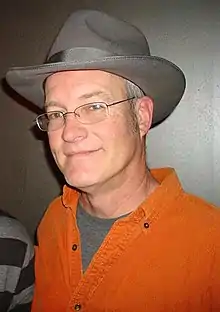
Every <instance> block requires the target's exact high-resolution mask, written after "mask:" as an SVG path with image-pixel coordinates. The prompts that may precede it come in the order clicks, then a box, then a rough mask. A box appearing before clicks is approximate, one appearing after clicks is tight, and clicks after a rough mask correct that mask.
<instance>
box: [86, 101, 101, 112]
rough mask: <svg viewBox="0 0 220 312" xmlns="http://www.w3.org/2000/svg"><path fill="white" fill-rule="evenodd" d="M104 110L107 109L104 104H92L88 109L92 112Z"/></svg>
mask: <svg viewBox="0 0 220 312" xmlns="http://www.w3.org/2000/svg"><path fill="white" fill-rule="evenodd" d="M103 108H105V106H104V104H103V103H92V104H90V105H89V106H88V109H89V110H91V111H97V110H102V109H103Z"/></svg>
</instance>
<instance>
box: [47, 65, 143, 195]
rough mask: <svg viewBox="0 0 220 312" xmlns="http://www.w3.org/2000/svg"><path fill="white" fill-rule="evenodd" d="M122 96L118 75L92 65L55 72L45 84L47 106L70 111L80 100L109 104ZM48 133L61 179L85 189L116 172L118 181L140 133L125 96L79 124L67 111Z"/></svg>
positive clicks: (134, 158)
mask: <svg viewBox="0 0 220 312" xmlns="http://www.w3.org/2000/svg"><path fill="white" fill-rule="evenodd" d="M126 98H127V94H126V91H125V81H124V80H123V79H122V78H119V77H117V76H115V75H112V74H109V73H106V72H102V71H97V70H91V71H67V72H60V73H56V74H53V75H52V76H50V77H49V78H48V79H47V81H46V84H45V100H46V111H47V112H50V111H58V110H59V111H62V112H64V113H65V112H73V111H74V110H75V109H76V108H77V107H79V106H80V105H83V104H87V103H92V102H105V103H107V104H111V103H113V102H116V101H120V100H123V99H126ZM48 136H49V144H50V148H51V151H52V154H53V156H54V158H55V161H56V163H57V165H58V167H59V169H60V170H61V171H62V173H63V174H64V176H65V178H66V181H67V183H69V184H70V185H71V186H74V187H76V188H79V189H81V190H86V189H88V188H91V187H94V186H101V185H104V184H106V182H109V185H111V181H117V177H118V178H119V179H118V181H120V175H123V174H124V173H125V172H126V171H127V172H129V170H127V169H129V168H132V166H133V167H134V166H136V165H137V162H138V161H139V158H140V153H141V152H140V151H141V148H142V146H143V144H142V143H141V142H143V136H144V134H143V135H141V132H140V131H139V130H138V129H137V127H136V131H135V129H134V116H132V113H131V109H130V103H129V102H125V103H121V104H118V105H115V106H111V107H109V115H108V116H107V117H106V118H105V119H104V120H102V121H100V122H98V123H94V124H82V123H80V122H79V121H78V120H77V119H76V117H75V115H74V114H69V115H68V116H67V117H66V123H65V125H64V126H63V127H62V128H60V129H58V130H55V131H51V132H50V131H49V132H48ZM130 171H131V170H130ZM113 184H114V183H113Z"/></svg>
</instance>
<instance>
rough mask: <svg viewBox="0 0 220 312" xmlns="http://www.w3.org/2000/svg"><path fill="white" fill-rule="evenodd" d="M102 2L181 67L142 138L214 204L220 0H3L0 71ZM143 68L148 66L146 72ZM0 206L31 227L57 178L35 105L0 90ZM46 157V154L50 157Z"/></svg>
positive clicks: (218, 162)
mask: <svg viewBox="0 0 220 312" xmlns="http://www.w3.org/2000/svg"><path fill="white" fill-rule="evenodd" d="M79 8H94V9H101V10H105V11H106V12H107V13H110V14H114V15H115V16H118V17H121V18H123V19H125V20H129V21H131V22H133V23H135V24H136V25H137V26H139V27H140V28H141V29H142V30H143V32H144V33H145V35H146V36H147V38H148V41H149V44H150V48H151V53H152V54H154V55H158V56H161V57H165V58H168V59H169V60H171V61H173V62H175V63H176V64H177V65H178V66H180V67H181V68H182V70H183V71H184V72H185V75H186V78H187V90H186V93H185V95H184V97H183V99H182V101H181V102H180V104H179V106H178V107H177V108H176V110H175V111H174V113H173V114H172V115H171V116H170V117H169V118H168V119H167V120H166V121H165V122H164V123H163V124H161V125H160V126H158V127H157V128H155V129H153V130H151V132H150V134H149V137H148V139H147V153H148V164H149V166H150V167H162V166H171V167H175V169H176V171H177V173H178V175H179V178H180V180H181V182H182V183H183V186H184V188H185V190H186V191H188V192H191V193H194V194H196V195H198V196H201V197H203V198H205V199H206V200H208V201H210V202H212V203H215V204H217V205H220V192H219V185H220V136H219V133H220V83H219V81H220V74H219V73H220V70H219V68H220V53H219V51H220V40H219V38H220V4H218V1H210V0H207V1H198V0H194V1H191V0H190V1H188V0H187V1H186V0H181V1H180V0H179V1H177V0H176V1H174V0H173V1H171V0H169V1H166V0H149V1H144V0H142V1H141V0H135V1H128V0H120V1H116V0H111V1H110V0H109V1H103V0H99V1H98V0H97V1H95V0H94V1H93V0H88V1H85V0H84V1H82V0H81V1H79V2H77V3H76V2H74V1H72V0H47V1H45V0H44V1H43V0H38V1H30V0H20V1H15V0H7V1H2V2H1V11H0V26H1V27H0V42H1V50H0V51H1V52H0V53H1V58H0V74H1V77H4V75H5V72H6V70H7V69H8V67H10V66H14V65H16V66H23V65H33V64H38V63H42V62H43V61H44V58H45V55H46V53H47V52H48V49H49V46H50V44H51V43H52V41H53V39H54V36H55V35H56V34H57V32H58V30H59V28H60V26H61V25H62V24H63V22H64V21H65V19H66V18H67V16H68V15H69V14H70V13H71V12H72V11H73V10H75V9H79ZM146 75H147V73H146ZM0 105H1V114H0V124H1V131H0V139H1V152H0V166H1V175H0V185H1V191H0V200H1V208H2V209H6V210H7V211H9V212H11V213H12V214H14V215H15V216H17V217H18V218H19V219H20V220H21V221H23V223H24V224H25V225H26V227H27V228H28V230H29V232H30V233H34V231H35V228H36V225H37V224H38V222H39V220H40V218H41V216H42V214H43V212H44V211H45V209H46V207H47V205H48V204H49V202H50V201H51V200H52V199H53V198H54V197H55V196H57V195H58V194H59V192H60V186H59V183H58V181H57V179H56V178H55V176H54V173H53V170H52V169H51V167H50V166H48V160H47V158H46V156H45V146H44V142H43V141H42V139H40V138H39V137H38V136H37V137H36V135H34V134H33V131H32V130H31V127H32V125H33V119H34V118H35V116H36V111H32V110H31V105H30V104H29V103H26V102H25V101H23V102H21V101H20V99H18V100H14V99H13V98H12V97H11V96H9V95H8V94H6V92H5V91H4V90H3V88H1V90H0ZM49 162H51V160H50V161H49Z"/></svg>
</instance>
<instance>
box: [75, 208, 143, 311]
mask: <svg viewBox="0 0 220 312" xmlns="http://www.w3.org/2000/svg"><path fill="white" fill-rule="evenodd" d="M143 216H144V214H142V215H141V217H139V220H135V221H134V220H133V221H132V220H131V221H124V220H118V221H117V222H116V223H115V224H114V225H113V227H112V229H111V230H110V232H109V233H108V235H107V237H106V238H105V240H104V242H103V243H102V245H101V246H100V248H99V250H98V251H97V253H96V255H95V256H94V258H93V259H92V261H91V263H90V265H89V267H88V269H87V270H86V272H85V273H84V275H83V274H82V269H81V272H80V273H81V279H79V281H78V285H76V284H75V283H72V294H71V300H70V304H69V307H70V311H84V309H86V306H87V304H88V303H89V299H90V298H91V297H92V295H93V293H94V292H95V290H96V289H97V288H98V287H99V284H100V282H101V280H102V279H103V278H104V276H105V275H106V274H107V272H108V271H109V270H110V269H111V267H112V266H113V265H114V263H115V262H116V261H117V259H118V258H119V257H120V256H121V254H122V253H123V252H124V250H126V247H127V245H128V243H131V242H132V240H134V239H135V238H136V237H137V236H138V235H139V234H141V232H142V231H143V230H145V231H146V229H147V228H148V227H149V223H147V222H146V220H145V222H143ZM74 222H75V224H74V225H73V226H74V228H75V230H76V231H77V232H76V233H77V237H78V241H77V242H76V241H75V242H73V244H72V254H71V275H72V278H74V276H75V274H76V276H77V275H78V276H79V272H76V268H78V269H79V263H78V262H79V261H80V266H82V264H81V261H82V259H81V248H79V246H80V241H79V231H78V228H77V224H76V220H74ZM122 234H123V235H122ZM86 311H88V310H86Z"/></svg>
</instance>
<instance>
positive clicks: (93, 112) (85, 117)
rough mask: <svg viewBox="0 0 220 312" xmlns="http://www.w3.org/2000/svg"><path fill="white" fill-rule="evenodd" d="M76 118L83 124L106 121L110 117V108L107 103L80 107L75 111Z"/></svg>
mask: <svg viewBox="0 0 220 312" xmlns="http://www.w3.org/2000/svg"><path fill="white" fill-rule="evenodd" d="M75 114H76V117H77V118H78V120H79V121H80V122H81V123H87V124H90V123H91V124H92V123H96V122H99V121H102V120H104V119H105V118H106V117H107V115H108V107H107V105H106V104H105V103H102V102H101V103H98V102H97V103H90V104H86V105H83V106H80V107H78V108H77V109H76V110H75Z"/></svg>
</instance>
